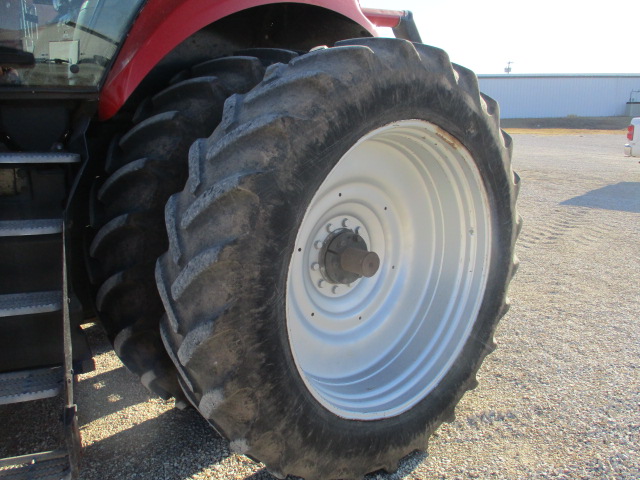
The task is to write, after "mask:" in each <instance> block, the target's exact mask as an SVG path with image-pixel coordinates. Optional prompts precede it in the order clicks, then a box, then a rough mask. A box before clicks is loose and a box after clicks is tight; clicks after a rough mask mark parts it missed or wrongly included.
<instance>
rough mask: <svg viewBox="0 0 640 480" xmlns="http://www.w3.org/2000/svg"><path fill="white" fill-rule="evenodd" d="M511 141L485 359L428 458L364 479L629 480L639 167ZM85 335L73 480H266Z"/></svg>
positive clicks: (602, 152)
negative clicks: (78, 454) (505, 258)
mask: <svg viewBox="0 0 640 480" xmlns="http://www.w3.org/2000/svg"><path fill="white" fill-rule="evenodd" d="M514 143H515V151H514V166H515V168H516V169H517V170H518V172H519V174H520V175H521V177H522V180H523V187H522V190H521V194H520V203H519V208H520V211H521V214H522V216H523V217H524V218H525V227H524V229H523V232H522V235H521V237H520V242H519V244H518V247H517V252H518V256H519V257H520V261H521V264H520V270H519V272H518V275H517V277H516V280H515V281H514V282H513V284H512V287H511V291H510V297H511V299H512V303H513V306H512V308H511V311H510V312H509V314H508V315H507V316H506V317H505V318H504V319H503V321H502V323H501V325H500V327H499V328H498V332H497V334H496V338H497V341H498V344H499V347H498V349H497V350H496V351H495V352H494V353H493V354H492V355H491V356H490V357H488V359H487V360H486V362H485V364H484V366H483V368H482V369H481V372H480V376H479V381H480V386H479V387H478V388H477V389H476V390H475V391H473V392H470V393H468V394H467V395H466V396H465V397H464V398H463V400H462V402H461V403H460V405H459V407H458V409H457V419H456V421H455V422H453V423H451V424H446V425H444V426H443V427H442V428H441V429H440V430H439V431H438V433H437V434H436V436H435V437H433V439H432V440H431V442H430V446H429V457H426V456H425V455H417V454H415V455H412V456H410V457H408V458H407V459H405V460H404V461H403V462H402V464H401V467H400V469H399V471H398V472H397V473H396V474H392V475H386V474H385V475H382V474H380V475H371V479H374V478H375V479H399V478H406V479H431V478H437V479H456V478H460V479H466V478H482V479H485V478H486V479H494V478H495V479H498V478H501V479H534V478H535V479H611V478H624V479H638V478H640V333H639V332H640V328H639V326H638V323H639V312H640V292H639V290H640V260H639V256H638V251H639V250H640V164H639V163H638V159H629V158H625V157H623V156H622V150H623V149H622V146H623V144H624V135H621V134H615V135H613V134H611V135H584V136H578V135H558V136H544V135H515V136H514ZM88 332H89V334H90V338H91V340H92V342H93V344H94V348H95V352H96V357H95V358H96V364H97V370H96V371H95V372H92V373H90V374H86V375H82V376H81V377H80V381H79V385H78V390H77V403H78V405H79V410H80V424H81V429H82V435H83V442H84V458H83V462H82V474H81V478H82V479H84V480H89V479H96V480H98V479H99V480H104V479H154V480H163V479H167V480H169V479H171V480H174V479H175V480H177V479H180V480H183V479H246V478H251V479H255V480H259V479H271V478H272V477H271V476H270V475H269V474H267V473H266V472H265V471H264V470H262V467H261V465H259V464H256V463H254V462H252V461H251V460H249V459H247V458H246V457H241V456H237V455H231V454H230V453H229V448H228V444H227V443H226V442H225V441H224V440H222V439H220V438H219V437H217V436H216V435H215V434H214V433H213V430H212V429H210V428H209V427H208V425H207V424H206V422H205V421H204V420H202V419H201V418H200V417H199V416H198V415H197V414H196V413H195V412H194V411H193V410H187V411H178V410H176V409H173V405H172V402H164V401H161V400H158V399H156V398H150V397H149V395H148V394H147V393H146V391H145V390H144V388H143V387H141V386H140V385H139V384H138V382H137V381H136V379H135V378H134V377H133V375H131V374H130V373H129V372H128V371H126V370H125V369H124V367H122V365H121V364H120V363H119V361H118V360H117V359H116V357H115V356H114V354H113V352H111V351H110V350H109V348H108V345H107V344H106V343H105V339H104V337H103V335H102V333H101V331H100V329H99V328H98V327H96V326H93V327H90V328H89V329H88ZM16 408H17V407H16V406H12V409H9V410H8V409H6V408H5V409H3V410H0V425H7V422H9V420H11V421H12V422H13V421H15V418H16V416H15V415H16V412H17V414H19V410H16ZM0 428H1V427H0ZM23 430H26V427H25V429H23ZM24 436H26V433H25V434H23V435H20V436H18V437H16V438H18V440H20V439H23V437H24ZM13 441H14V443H16V442H17V440H13ZM20 441H22V440H20ZM5 445H6V443H5ZM25 445H26V443H25ZM0 453H2V448H0Z"/></svg>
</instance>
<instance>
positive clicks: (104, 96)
mask: <svg viewBox="0 0 640 480" xmlns="http://www.w3.org/2000/svg"><path fill="white" fill-rule="evenodd" d="M290 1H291V0H290ZM293 1H294V2H295V3H304V4H308V5H316V6H319V7H324V8H327V9H330V10H333V11H335V12H337V13H340V14H342V15H344V16H345V17H347V18H350V19H351V20H353V21H355V22H357V23H358V24H360V25H361V26H362V27H363V28H365V29H366V30H368V31H369V32H371V34H372V35H376V30H375V26H374V25H373V23H371V21H369V19H367V17H366V16H365V15H364V13H363V12H362V10H361V9H360V6H359V4H358V0H293ZM271 3H280V2H277V1H275V0H184V1H180V2H177V1H176V0H149V1H148V2H147V4H146V5H145V7H144V8H143V9H142V11H141V12H140V15H139V16H138V18H137V19H136V21H135V23H134V25H133V28H132V29H131V32H129V35H128V37H127V39H126V40H125V42H124V45H123V46H122V49H121V50H120V53H119V54H118V56H117V58H116V60H115V62H114V65H113V68H112V69H111V71H110V72H109V75H108V76H107V80H106V82H105V84H104V86H103V88H102V93H101V96H100V104H99V115H100V118H101V119H103V120H104V119H108V118H110V117H112V116H113V115H114V114H115V113H116V112H117V111H118V110H119V109H120V107H121V106H122V105H123V104H124V102H125V101H126V100H127V98H129V95H131V93H132V92H133V90H134V89H135V88H136V87H137V86H138V85H139V84H140V82H141V81H142V80H143V79H144V77H145V76H146V75H147V73H149V72H150V71H151V69H152V68H153V67H154V66H155V65H156V64H157V63H158V62H159V61H160V60H161V59H162V58H163V57H164V56H165V55H166V54H167V53H169V52H170V51H171V50H173V49H174V48H175V47H176V46H177V45H178V44H180V43H181V42H182V41H183V40H185V39H186V38H188V37H189V36H190V35H192V34H194V33H195V32H197V31H198V30H200V29H202V28H204V27H206V26H207V25H209V24H211V23H213V22H215V21H217V20H220V19H221V18H224V17H226V16H228V15H231V14H233V13H237V12H240V11H242V10H246V9H248V8H251V7H256V6H259V5H267V4H271Z"/></svg>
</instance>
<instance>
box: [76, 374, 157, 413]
mask: <svg viewBox="0 0 640 480" xmlns="http://www.w3.org/2000/svg"><path fill="white" fill-rule="evenodd" d="M136 382H138V379H137V378H136V377H134V375H133V374H132V373H131V372H129V371H128V370H127V369H126V368H125V367H119V368H116V369H115V370H109V371H108V372H104V373H101V374H99V375H96V376H93V377H90V378H81V379H80V381H79V382H78V383H77V386H76V392H77V396H78V398H79V399H80V400H79V401H78V403H79V410H78V417H79V420H80V424H81V425H86V424H88V423H90V422H93V421H94V420H97V419H99V418H101V417H106V416H107V415H111V414H112V413H115V412H118V411H120V410H123V409H125V408H127V407H130V406H132V405H137V404H139V403H143V402H148V401H149V398H150V394H149V392H148V391H147V390H146V389H145V388H144V387H143V386H142V385H141V384H138V383H136Z"/></svg>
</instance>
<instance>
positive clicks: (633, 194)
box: [561, 182, 640, 213]
mask: <svg viewBox="0 0 640 480" xmlns="http://www.w3.org/2000/svg"><path fill="white" fill-rule="evenodd" d="M561 205H571V206H575V207H589V208H600V209H603V210H617V211H620V212H631V213H640V182H620V183H616V184H615V185H607V186H606V187H602V188H599V189H597V190H592V191H590V192H587V193H585V194H584V195H580V196H579V197H573V198H570V199H569V200H565V201H564V202H562V203H561Z"/></svg>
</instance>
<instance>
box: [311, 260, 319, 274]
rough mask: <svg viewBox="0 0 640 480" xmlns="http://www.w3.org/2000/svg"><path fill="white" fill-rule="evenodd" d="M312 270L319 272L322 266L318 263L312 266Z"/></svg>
mask: <svg viewBox="0 0 640 480" xmlns="http://www.w3.org/2000/svg"><path fill="white" fill-rule="evenodd" d="M311 270H313V271H316V272H317V271H318V270H320V264H319V263H318V262H315V263H313V264H311Z"/></svg>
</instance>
